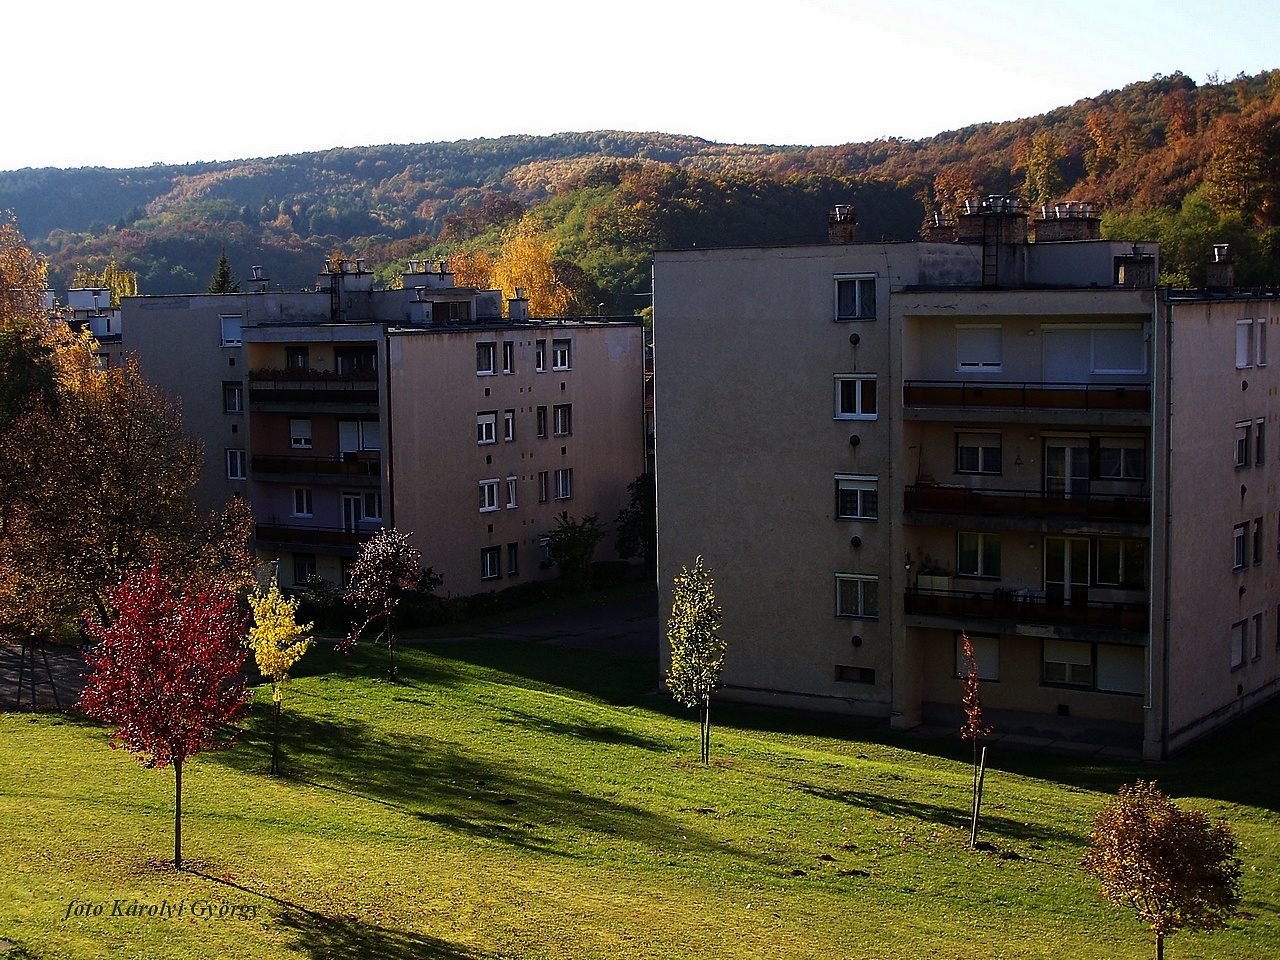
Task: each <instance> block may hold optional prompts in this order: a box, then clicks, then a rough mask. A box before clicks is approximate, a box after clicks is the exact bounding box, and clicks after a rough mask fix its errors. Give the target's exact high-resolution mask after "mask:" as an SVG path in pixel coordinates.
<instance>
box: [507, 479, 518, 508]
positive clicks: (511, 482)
mask: <svg viewBox="0 0 1280 960" xmlns="http://www.w3.org/2000/svg"><path fill="white" fill-rule="evenodd" d="M517 480H518V478H517V477H516V476H515V475H514V474H512V475H510V476H508V477H507V509H508V510H514V509H515V508H516V486H517Z"/></svg>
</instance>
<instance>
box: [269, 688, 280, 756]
mask: <svg viewBox="0 0 1280 960" xmlns="http://www.w3.org/2000/svg"><path fill="white" fill-rule="evenodd" d="M273 692H274V691H273ZM275 708H276V710H275V729H274V730H273V732H272V734H271V772H272V773H279V772H280V701H279V700H276V701H275Z"/></svg>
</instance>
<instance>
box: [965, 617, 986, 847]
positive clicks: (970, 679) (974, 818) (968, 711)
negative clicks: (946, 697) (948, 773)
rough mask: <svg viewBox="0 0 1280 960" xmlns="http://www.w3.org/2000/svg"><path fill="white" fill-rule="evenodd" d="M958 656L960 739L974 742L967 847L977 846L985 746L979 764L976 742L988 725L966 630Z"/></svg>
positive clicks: (975, 663) (984, 733) (975, 658)
mask: <svg viewBox="0 0 1280 960" xmlns="http://www.w3.org/2000/svg"><path fill="white" fill-rule="evenodd" d="M960 659H961V661H962V662H963V664H964V672H963V673H961V674H960V681H961V683H962V684H963V685H964V697H963V698H962V702H963V704H964V726H962V727H961V728H960V738H961V739H962V740H972V741H973V806H972V808H971V810H970V813H971V817H970V821H969V846H971V847H976V846H977V845H978V814H979V812H980V811H981V809H982V780H983V774H984V773H985V772H986V766H987V748H986V747H983V748H982V764H981V766H979V764H978V741H979V740H981V739H982V738H983V737H988V736H990V735H991V728H990V727H989V726H987V725H986V724H985V723H983V722H982V698H981V697H980V696H978V658H977V656H976V655H975V654H974V652H973V641H972V640H970V639H969V634H968V633H967V632H965V633H961V634H960Z"/></svg>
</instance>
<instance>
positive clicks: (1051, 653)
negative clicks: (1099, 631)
mask: <svg viewBox="0 0 1280 960" xmlns="http://www.w3.org/2000/svg"><path fill="white" fill-rule="evenodd" d="M1040 643H1041V647H1040V678H1041V682H1042V683H1044V684H1046V685H1049V686H1055V687H1079V688H1082V689H1086V690H1092V689H1093V682H1094V673H1095V670H1094V662H1093V644H1092V643H1080V642H1078V641H1075V640H1042V641H1040ZM1059 668H1061V670H1059Z"/></svg>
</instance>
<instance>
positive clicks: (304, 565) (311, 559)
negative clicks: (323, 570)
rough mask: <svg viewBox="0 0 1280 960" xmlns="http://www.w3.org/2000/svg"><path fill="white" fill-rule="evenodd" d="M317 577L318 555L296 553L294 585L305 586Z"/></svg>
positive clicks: (294, 557)
mask: <svg viewBox="0 0 1280 960" xmlns="http://www.w3.org/2000/svg"><path fill="white" fill-rule="evenodd" d="M315 575H316V555H315V554H314V553H295V554H294V555H293V583H294V585H295V586H299V587H301V586H303V585H304V584H306V582H307V581H308V580H310V579H311V578H312V577H314V576H315Z"/></svg>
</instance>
